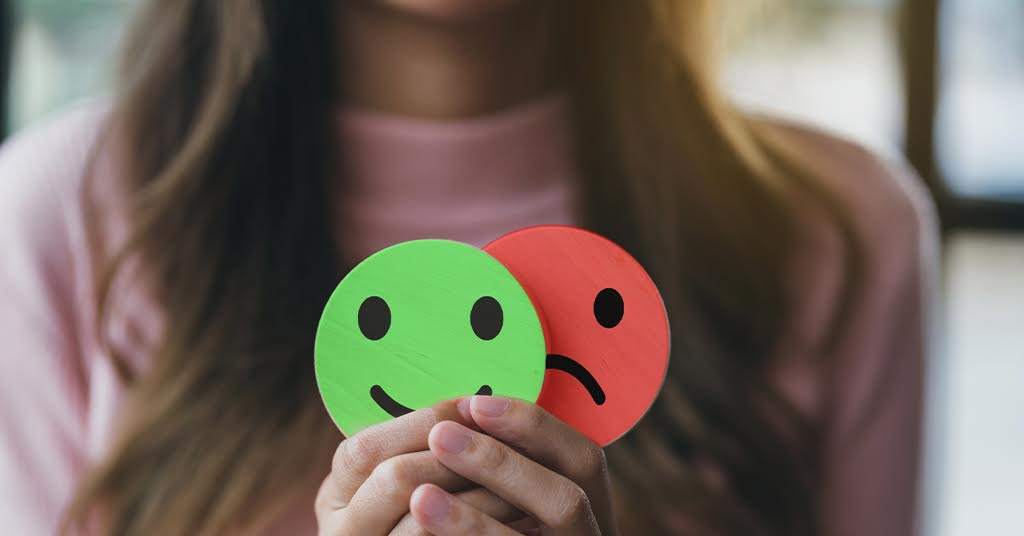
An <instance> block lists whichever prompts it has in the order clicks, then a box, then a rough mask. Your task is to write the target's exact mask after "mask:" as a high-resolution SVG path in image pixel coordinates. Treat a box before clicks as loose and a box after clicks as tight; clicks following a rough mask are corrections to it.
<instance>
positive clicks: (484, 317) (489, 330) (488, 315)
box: [469, 296, 504, 341]
mask: <svg viewBox="0 0 1024 536" xmlns="http://www.w3.org/2000/svg"><path fill="white" fill-rule="evenodd" d="M502 322H504V316H503V313H502V311H501V304H500V303H498V300H496V299H494V298H492V297H490V296H484V297H482V298H480V299H479V300H477V301H476V303H474V304H473V309H472V310H471V311H470V312H469V323H470V325H471V326H473V333H476V336H477V337H480V338H481V339H483V340H485V341H489V340H491V339H493V338H495V337H497V336H498V333H501V325H502Z"/></svg>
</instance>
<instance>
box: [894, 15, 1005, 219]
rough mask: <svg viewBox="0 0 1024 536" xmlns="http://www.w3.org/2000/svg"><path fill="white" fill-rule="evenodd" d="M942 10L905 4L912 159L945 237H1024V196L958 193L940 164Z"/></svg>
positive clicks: (904, 40) (907, 121) (904, 56)
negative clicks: (967, 233) (964, 233)
mask: <svg viewBox="0 0 1024 536" xmlns="http://www.w3.org/2000/svg"><path fill="white" fill-rule="evenodd" d="M942 8H943V3H942V0H904V2H903V4H902V6H901V9H900V17H899V19H900V21H899V25H900V45H901V46H900V48H901V51H900V53H901V62H902V69H903V83H904V86H903V87H904V95H903V98H904V103H905V110H906V112H905V114H906V115H905V128H906V138H905V140H904V143H905V146H904V150H905V152H906V156H907V158H908V160H909V161H910V163H911V164H912V165H913V166H914V167H915V168H916V169H917V171H918V173H920V175H921V177H922V178H923V179H924V181H925V184H927V186H928V188H929V189H930V190H931V193H932V196H933V197H934V198H935V203H936V206H937V208H938V212H939V220H940V222H941V224H942V230H943V234H948V233H950V232H952V231H960V230H987V231H1006V232H1024V191H1022V192H1021V194H1022V195H1021V198H1020V199H1017V198H1016V197H1009V198H997V197H981V196H971V195H964V194H961V193H958V192H957V191H956V190H954V188H953V187H952V186H951V185H950V182H949V180H948V177H945V176H944V175H943V172H942V170H941V168H940V166H939V165H938V160H937V158H936V152H937V150H938V149H937V137H936V132H935V128H936V117H937V114H938V107H939V93H940V91H941V84H942V81H941V77H940V72H941V69H940V66H941V65H942V59H943V58H942V55H941V51H942V47H941V39H942V36H941V26H940V24H941V16H942Z"/></svg>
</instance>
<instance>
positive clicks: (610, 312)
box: [594, 288, 625, 329]
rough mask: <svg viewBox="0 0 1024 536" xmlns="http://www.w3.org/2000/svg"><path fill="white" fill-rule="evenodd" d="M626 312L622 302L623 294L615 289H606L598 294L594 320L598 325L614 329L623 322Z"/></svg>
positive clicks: (595, 299) (595, 300) (595, 302)
mask: <svg viewBox="0 0 1024 536" xmlns="http://www.w3.org/2000/svg"><path fill="white" fill-rule="evenodd" d="M624 312H625V304H624V303H623V302H622V294H619V291H617V290H615V289H613V288H606V289H604V290H602V291H601V292H598V293H597V297H595V298H594V318H595V319H597V323H598V324H601V325H602V326H604V327H606V328H609V329H610V328H614V327H615V326H617V325H619V322H622V315H623V313H624Z"/></svg>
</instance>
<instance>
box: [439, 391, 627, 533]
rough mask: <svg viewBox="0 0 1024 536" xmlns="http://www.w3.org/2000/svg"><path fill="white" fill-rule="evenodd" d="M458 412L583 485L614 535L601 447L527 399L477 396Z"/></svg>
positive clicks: (463, 402)
mask: <svg viewBox="0 0 1024 536" xmlns="http://www.w3.org/2000/svg"><path fill="white" fill-rule="evenodd" d="M456 407H457V408H458V410H459V413H461V414H462V417H463V418H464V419H469V418H472V419H473V421H474V422H475V424H476V426H478V427H479V428H480V430H481V431H483V432H484V433H486V434H487V435H490V436H492V437H494V438H496V439H498V440H500V441H502V442H504V443H506V444H508V445H510V446H512V447H513V448H515V449H517V450H519V451H520V452H522V453H524V454H525V455H526V456H527V457H529V458H530V459H532V460H534V461H536V462H537V463H540V464H541V465H543V466H545V467H547V468H549V469H551V470H552V471H555V472H556V473H558V474H561V475H563V476H565V477H566V478H568V479H569V480H572V481H573V482H575V483H577V484H578V485H579V486H581V487H582V488H583V489H584V490H586V492H587V496H588V497H589V500H590V503H591V505H592V506H593V509H594V514H595V515H596V516H597V519H598V521H599V522H600V525H601V527H603V528H604V529H605V531H606V532H609V531H612V530H614V527H615V521H614V519H613V515H612V511H613V510H612V504H611V497H610V496H609V495H608V493H607V490H609V489H610V488H611V486H610V483H609V478H608V465H607V461H606V459H605V455H604V450H603V449H602V448H601V447H600V446H599V445H597V444H596V443H594V442H593V441H591V440H590V439H588V438H587V437H586V436H584V435H583V434H581V433H580V432H578V431H577V430H576V429H575V428H573V427H571V426H569V425H568V424H566V423H564V422H562V421H561V420H559V419H558V418H556V417H555V416H553V415H551V414H550V413H548V412H547V411H544V409H543V408H541V407H540V406H537V405H535V404H530V403H528V402H525V401H522V400H518V399H513V398H503V397H494V396H474V397H471V398H462V399H459V400H458V401H457V403H456Z"/></svg>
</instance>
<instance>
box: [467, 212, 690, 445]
mask: <svg viewBox="0 0 1024 536" xmlns="http://www.w3.org/2000/svg"><path fill="white" fill-rule="evenodd" d="M484 250H485V251H487V252H488V253H490V254H491V255H492V256H494V257H495V258H496V259H498V260H499V261H500V262H501V263H502V264H504V265H505V267H506V268H508V270H509V271H510V272H512V275H513V276H515V278H516V279H517V280H518V281H519V283H520V284H521V285H522V286H523V288H524V289H526V293H527V294H529V296H530V298H531V299H532V300H533V302H534V305H535V306H536V307H537V309H538V313H540V316H541V318H542V320H543V323H544V324H545V338H546V341H547V346H548V358H547V372H546V375H545V378H544V386H543V388H542V389H541V394H540V398H539V399H538V400H537V403H538V404H539V405H540V406H541V407H543V408H544V409H546V410H548V411H549V412H551V413H552V414H554V415H555V416H557V417H558V418H560V419H562V420H563V421H565V422H567V423H569V424H570V425H572V426H573V427H574V428H576V429H577V430H579V431H581V432H582V433H583V434H584V435H586V436H587V437H589V438H590V439H592V440H593V441H594V442H596V443H598V444H600V445H602V446H605V445H608V444H610V443H611V442H613V441H615V440H616V439H618V438H619V437H620V436H622V435H623V434H625V433H626V432H627V431H629V429H630V428H632V427H633V425H635V424H636V423H637V422H638V421H639V420H640V418H641V417H643V415H644V413H646V412H647V410H648V408H650V406H651V404H652V403H653V402H654V399H655V398H656V397H657V396H658V392H659V391H660V390H661V385H662V383H663V382H664V380H665V373H666V371H667V370H668V355H669V341H670V334H669V325H668V317H667V315H666V313H665V305H664V303H663V301H662V299H661V294H660V293H659V292H658V288H657V287H656V286H655V285H654V282H653V281H652V280H651V278H650V276H649V275H647V272H646V271H645V270H644V268H643V266H641V265H640V263H639V262H637V261H636V259H634V258H633V257H632V256H631V255H630V254H629V253H627V252H626V251H625V250H623V249H622V248H621V247H619V246H618V245H617V244H615V243H614V242H611V241H610V240H608V239H606V238H603V237H601V236H599V235H596V234H594V233H591V232H589V231H585V230H583V229H578V228H575V227H567V226H560V225H544V226H537V227H528V228H526V229H521V230H518V231H514V232H512V233H509V234H507V235H505V236H502V237H500V238H498V239H497V240H495V241H494V242H491V243H490V244H488V245H487V246H485V247H484Z"/></svg>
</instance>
